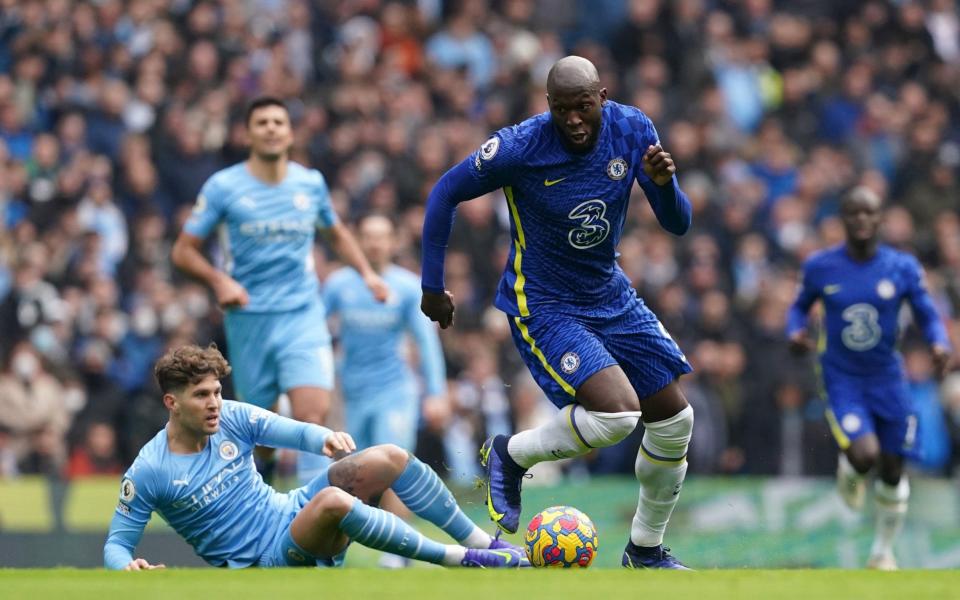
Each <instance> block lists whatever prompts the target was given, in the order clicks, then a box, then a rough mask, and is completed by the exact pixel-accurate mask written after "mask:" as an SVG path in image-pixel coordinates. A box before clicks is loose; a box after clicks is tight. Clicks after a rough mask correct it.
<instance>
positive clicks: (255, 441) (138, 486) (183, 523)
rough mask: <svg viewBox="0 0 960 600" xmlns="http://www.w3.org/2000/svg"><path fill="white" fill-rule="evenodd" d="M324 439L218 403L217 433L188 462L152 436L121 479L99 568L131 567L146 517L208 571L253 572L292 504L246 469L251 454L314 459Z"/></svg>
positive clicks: (321, 432) (243, 407)
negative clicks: (299, 454) (258, 449)
mask: <svg viewBox="0 0 960 600" xmlns="http://www.w3.org/2000/svg"><path fill="white" fill-rule="evenodd" d="M329 434H330V430H329V429H326V428H325V427H321V426H319V425H312V424H307V423H300V422H299V421H294V420H292V419H287V418H285V417H281V416H279V415H277V414H275V413H272V412H270V411H268V410H264V409H261V408H258V407H256V406H252V405H249V404H244V403H240V402H234V401H231V400H224V401H223V405H222V408H221V411H220V431H218V432H217V433H215V434H213V435H212V436H210V438H209V440H208V442H207V445H206V447H205V448H204V449H203V450H201V451H200V452H198V453H196V454H175V453H173V452H171V451H170V448H169V446H168V444H167V431H166V429H165V428H164V429H162V430H160V432H159V433H158V434H157V435H156V436H154V438H153V439H152V440H150V441H149V442H147V444H146V445H144V446H143V448H142V449H141V450H140V453H139V454H138V455H137V458H136V460H134V461H133V464H132V465H131V466H130V468H129V469H128V470H127V472H126V473H125V474H124V476H123V480H122V481H121V484H120V501H119V502H118V503H117V507H116V511H115V512H114V515H113V520H112V521H111V523H110V533H109V534H108V536H107V541H106V544H105V546H104V564H105V566H106V567H107V568H110V569H122V568H123V567H124V566H126V565H127V563H129V562H130V561H131V560H132V559H133V550H134V549H135V548H136V546H137V544H138V543H139V541H140V537H141V535H142V534H143V529H144V527H146V525H147V522H148V521H149V520H150V516H151V514H152V513H153V512H156V513H157V514H158V515H160V517H161V518H162V519H163V520H164V521H166V522H167V523H168V524H169V525H170V526H171V527H172V528H173V529H174V530H175V531H176V532H177V533H178V534H180V535H181V536H182V537H183V538H184V539H185V540H186V541H187V543H188V544H190V545H191V546H193V548H194V550H195V551H196V553H197V555H198V556H200V557H201V558H203V559H204V560H205V561H207V562H208V563H210V564H211V565H214V566H218V567H219V566H228V567H247V566H250V565H252V564H255V563H256V562H257V560H258V559H259V558H260V557H261V556H262V555H263V553H264V552H265V551H266V549H267V546H268V545H269V544H270V542H271V540H273V538H274V535H275V533H276V531H277V528H278V527H279V526H280V523H281V522H282V520H283V518H284V516H285V515H286V514H287V513H288V512H290V511H292V510H295V504H296V503H295V502H294V500H293V495H292V493H289V494H281V493H279V492H277V491H276V490H274V489H273V488H272V487H270V486H269V485H267V484H266V483H264V481H263V479H262V478H261V477H260V474H259V473H257V469H256V466H255V465H254V461H253V448H254V446H256V445H261V446H270V447H278V448H293V449H297V450H303V451H307V452H312V453H315V454H319V453H320V452H321V451H322V450H323V443H324V440H325V439H326V437H327V435H329Z"/></svg>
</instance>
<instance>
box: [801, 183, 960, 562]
mask: <svg viewBox="0 0 960 600" xmlns="http://www.w3.org/2000/svg"><path fill="white" fill-rule="evenodd" d="M881 208H882V207H881V201H880V197H879V196H877V194H876V193H874V192H873V191H872V190H870V189H869V188H866V187H858V188H855V189H854V190H853V191H851V192H850V193H849V194H847V195H846V196H845V197H844V199H843V202H842V203H841V205H840V217H841V218H842V219H843V227H844V230H845V231H846V238H847V240H846V243H845V244H842V245H839V246H836V247H834V248H829V249H827V250H824V251H823V252H818V253H816V254H814V255H813V256H811V257H810V258H809V259H808V260H807V262H806V263H805V264H804V265H803V281H802V283H801V286H800V293H799V294H798V295H797V299H796V301H795V302H794V304H793V306H791V307H790V312H789V315H788V321H787V333H788V335H789V337H790V345H791V348H792V349H793V350H794V351H795V352H798V353H803V352H807V351H808V350H810V349H811V348H812V347H813V342H812V341H811V340H810V338H809V336H808V335H807V312H808V311H809V310H810V307H811V306H813V303H814V302H816V301H817V300H818V299H819V300H820V301H821V302H823V307H824V311H825V313H826V316H825V319H824V321H825V329H826V335H825V339H824V341H825V347H824V348H823V349H822V352H821V354H820V366H821V373H822V378H823V387H824V390H825V391H826V394H827V399H828V400H829V402H830V408H829V409H828V410H827V420H828V421H829V423H830V428H831V429H832V430H833V434H834V437H835V438H836V440H837V444H838V445H839V446H840V450H841V454H840V462H839V467H838V469H837V485H838V489H839V492H840V496H841V497H842V498H843V500H844V502H846V503H847V505H848V506H850V508H853V509H855V510H859V509H861V508H862V507H863V502H864V496H865V493H866V481H865V475H867V474H868V473H869V472H870V471H871V470H873V469H874V467H876V470H877V475H878V479H877V482H876V505H877V531H876V537H875V538H874V542H873V547H872V548H871V550H870V558H869V559H868V561H867V566H869V567H871V568H875V569H883V570H893V569H896V568H897V562H896V560H895V559H894V555H893V541H894V539H895V538H896V536H897V533H898V532H899V531H900V528H901V527H902V526H903V520H904V518H905V517H906V514H907V500H908V499H909V498H910V485H909V483H908V482H907V477H906V475H904V474H903V459H904V457H905V456H911V455H912V454H914V448H915V441H916V440H915V437H916V434H917V417H916V415H915V414H914V411H913V407H912V406H911V401H910V396H909V393H908V391H907V380H906V375H905V373H904V371H903V359H902V358H901V356H900V353H899V352H897V350H896V343H897V334H898V332H899V324H898V321H899V316H900V308H901V306H902V305H903V303H904V301H906V302H909V303H910V306H911V308H913V315H914V317H915V318H916V320H917V323H918V324H919V325H920V327H921V329H922V330H923V334H924V336H925V337H926V338H927V341H928V342H929V343H930V346H931V349H932V352H933V359H934V363H935V364H936V368H937V375H938V377H941V378H942V377H943V375H944V374H945V373H946V371H947V367H948V365H949V362H950V342H949V341H948V339H947V331H946V329H945V328H944V326H943V322H942V321H941V320H940V316H939V315H938V314H937V309H936V308H935V307H934V304H933V300H932V299H931V298H930V294H929V293H928V292H927V288H926V285H925V283H924V277H923V270H922V268H921V267H920V263H919V262H917V259H916V258H914V257H913V256H911V255H909V254H907V253H905V252H900V251H898V250H895V249H894V248H891V247H890V246H885V245H883V244H881V243H880V222H881V220H882V213H881Z"/></svg>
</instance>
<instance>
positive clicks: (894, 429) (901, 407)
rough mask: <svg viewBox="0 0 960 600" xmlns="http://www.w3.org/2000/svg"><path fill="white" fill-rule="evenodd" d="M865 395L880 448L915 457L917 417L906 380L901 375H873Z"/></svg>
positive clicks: (886, 451)
mask: <svg viewBox="0 0 960 600" xmlns="http://www.w3.org/2000/svg"><path fill="white" fill-rule="evenodd" d="M865 395H866V401H867V405H868V406H870V408H871V411H872V413H873V416H874V426H875V428H876V433H877V438H878V439H879V441H880V449H881V450H882V451H883V452H884V453H886V454H893V455H897V456H905V457H914V456H915V455H916V451H917V446H916V441H917V416H916V413H915V412H914V410H913V403H912V402H911V399H910V392H909V390H908V388H907V382H906V379H905V378H904V377H902V376H900V375H899V374H891V375H890V376H887V377H876V378H873V379H872V380H871V382H870V385H868V387H867V389H866V392H865Z"/></svg>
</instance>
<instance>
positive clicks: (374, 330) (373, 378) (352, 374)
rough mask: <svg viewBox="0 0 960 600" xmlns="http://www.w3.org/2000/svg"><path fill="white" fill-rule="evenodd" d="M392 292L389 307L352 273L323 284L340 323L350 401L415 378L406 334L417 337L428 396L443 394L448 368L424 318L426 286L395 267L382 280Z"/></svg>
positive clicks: (347, 270)
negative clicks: (422, 288) (407, 355)
mask: <svg viewBox="0 0 960 600" xmlns="http://www.w3.org/2000/svg"><path fill="white" fill-rule="evenodd" d="M381 275H382V277H383V279H384V281H386V283H387V286H388V287H389V288H390V296H389V298H387V301H386V302H378V301H377V300H376V299H375V298H374V297H373V294H372V293H371V292H370V290H369V288H367V285H366V284H365V283H364V281H363V277H361V276H360V274H359V273H358V272H357V271H356V269H353V268H352V267H344V268H342V269H338V270H336V271H334V272H333V273H331V274H330V277H328V278H327V280H326V281H325V282H324V284H323V300H324V305H325V306H326V309H327V314H329V315H331V316H337V317H339V320H340V330H339V339H340V344H341V347H342V350H343V360H342V362H341V363H340V369H339V371H340V382H341V385H342V386H343V389H344V391H345V392H347V393H348V395H351V396H355V397H362V395H363V392H364V390H369V389H375V390H382V389H384V388H385V387H389V386H391V385H395V384H396V385H399V384H401V383H404V382H409V381H410V379H411V378H412V377H413V373H412V372H411V370H410V368H409V366H408V362H407V360H406V359H405V358H404V353H403V352H402V350H403V342H404V339H405V334H407V333H409V334H411V335H413V336H414V339H415V341H416V344H417V351H418V352H419V355H420V356H419V358H420V364H421V371H422V372H423V375H424V383H425V387H426V392H427V394H430V395H436V394H440V393H442V392H443V387H444V382H445V377H446V373H445V368H444V362H443V354H442V352H441V349H440V339H439V337H438V336H437V332H436V330H435V329H434V325H433V323H431V322H430V320H429V319H427V317H426V316H424V314H423V313H421V312H420V280H419V279H418V278H417V276H416V275H414V274H413V273H411V272H410V271H407V270H406V269H403V268H401V267H398V266H396V265H390V266H388V267H387V268H386V269H384V272H383V273H382V274H381Z"/></svg>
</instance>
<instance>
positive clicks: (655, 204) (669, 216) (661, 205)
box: [637, 115, 693, 235]
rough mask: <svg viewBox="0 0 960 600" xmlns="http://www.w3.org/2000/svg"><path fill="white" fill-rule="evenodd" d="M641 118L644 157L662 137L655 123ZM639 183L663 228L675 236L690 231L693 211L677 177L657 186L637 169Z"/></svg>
mask: <svg viewBox="0 0 960 600" xmlns="http://www.w3.org/2000/svg"><path fill="white" fill-rule="evenodd" d="M641 118H642V119H643V120H644V122H645V124H646V128H645V135H644V137H643V143H642V144H643V147H642V148H640V156H641V157H642V156H643V155H644V154H645V153H646V151H647V148H648V147H650V146H656V145H657V144H659V143H660V136H659V135H658V134H657V129H656V128H655V127H654V126H653V122H652V121H651V120H650V119H649V118H648V117H647V116H646V115H641ZM637 183H639V184H640V187H641V188H642V189H643V193H644V194H646V196H647V202H649V203H650V208H652V209H653V214H654V215H656V217H657V222H659V223H660V226H661V227H663V228H664V229H666V230H667V231H669V232H670V233H672V234H675V235H683V234H684V233H686V232H687V231H688V230H689V229H690V225H691V223H692V222H693V210H692V208H691V206H690V200H689V199H688V198H687V195H686V194H684V193H683V190H681V189H680V184H679V183H678V182H677V176H676V175H674V176H673V177H671V178H670V182H669V183H667V184H666V185H657V184H656V183H654V182H653V180H652V179H650V178H649V177H647V174H646V173H645V172H644V171H643V169H642V168H641V169H637Z"/></svg>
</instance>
